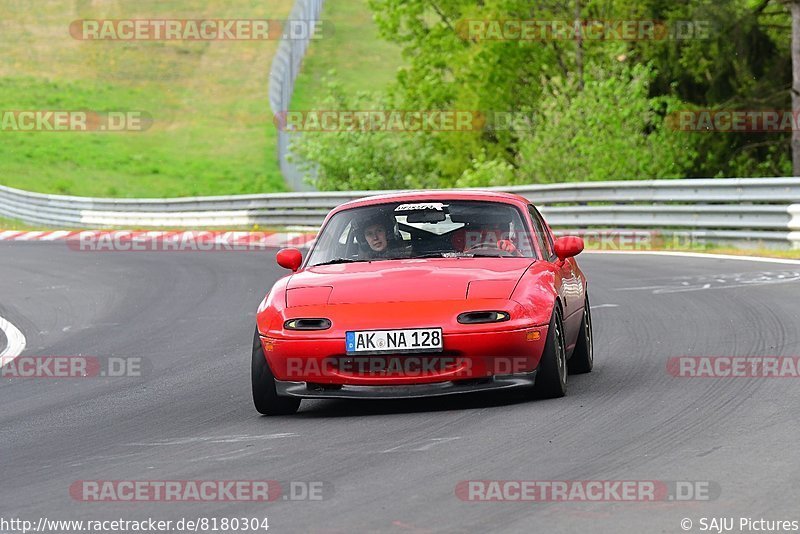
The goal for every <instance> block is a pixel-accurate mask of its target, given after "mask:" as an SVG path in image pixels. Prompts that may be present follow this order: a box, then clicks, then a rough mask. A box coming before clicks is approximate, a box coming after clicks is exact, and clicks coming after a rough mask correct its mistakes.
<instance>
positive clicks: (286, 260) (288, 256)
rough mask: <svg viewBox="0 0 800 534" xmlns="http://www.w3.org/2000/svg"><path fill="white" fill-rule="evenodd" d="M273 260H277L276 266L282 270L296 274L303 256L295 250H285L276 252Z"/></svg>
mask: <svg viewBox="0 0 800 534" xmlns="http://www.w3.org/2000/svg"><path fill="white" fill-rule="evenodd" d="M275 259H277V260H278V265H280V266H281V267H283V268H284V269H290V270H291V271H292V272H296V271H297V269H299V268H300V264H301V263H303V254H302V252H300V251H299V250H297V249H296V248H285V249H283V250H279V251H278V254H277V256H276V257H275Z"/></svg>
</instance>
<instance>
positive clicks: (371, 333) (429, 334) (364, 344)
mask: <svg viewBox="0 0 800 534" xmlns="http://www.w3.org/2000/svg"><path fill="white" fill-rule="evenodd" d="M345 343H346V348H347V354H365V353H372V354H381V353H384V352H395V353H397V352H441V351H442V349H443V347H444V345H443V343H442V329H441V328H415V329H410V330H362V331H355V332H347V333H346V335H345Z"/></svg>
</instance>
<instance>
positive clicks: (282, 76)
mask: <svg viewBox="0 0 800 534" xmlns="http://www.w3.org/2000/svg"><path fill="white" fill-rule="evenodd" d="M323 1H324V0H297V1H296V2H295V4H294V7H293V8H292V12H291V14H290V15H289V20H302V21H305V22H306V23H307V24H308V25H309V27H310V28H312V29H313V25H314V23H315V22H317V21H319V20H320V14H321V12H322V4H323ZM308 33H309V34H311V33H312V32H310V31H309V32H308ZM310 42H311V41H310V38H308V36H306V38H303V39H282V40H281V42H280V45H278V51H277V53H276V54H275V57H274V59H273V60H272V67H271V70H270V73H269V106H270V108H271V109H272V114H273V116H278V115H279V114H280V113H282V112H285V111H288V110H289V104H290V103H291V100H292V94H294V84H295V81H296V80H297V74H298V73H299V72H300V64H301V63H302V62H303V57H305V55H306V50H308V46H309V44H310ZM295 135H296V134H295ZM291 136H292V133H291V132H287V131H286V130H284V129H282V128H278V161H279V162H280V168H281V173H283V177H284V179H285V180H286V183H287V185H289V187H291V188H292V190H294V191H310V190H312V187H311V186H310V185H308V184H306V183H305V182H304V181H303V176H304V173H303V172H302V171H301V170H300V169H299V168H298V167H297V166H296V165H295V164H293V163H292V162H290V161H289V159H288V156H289V145H290V144H291Z"/></svg>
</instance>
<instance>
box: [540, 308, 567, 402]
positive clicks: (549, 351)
mask: <svg viewBox="0 0 800 534" xmlns="http://www.w3.org/2000/svg"><path fill="white" fill-rule="evenodd" d="M534 392H535V394H536V395H537V396H539V397H542V398H547V399H554V398H558V397H563V396H564V395H566V393H567V352H566V345H565V343H564V323H563V320H562V318H561V309H560V308H559V307H558V304H556V306H555V307H554V308H553V316H552V318H551V319H550V327H549V328H548V330H547V341H546V342H545V345H544V352H543V353H542V359H541V361H540V362H539V368H538V370H537V372H536V383H535V386H534Z"/></svg>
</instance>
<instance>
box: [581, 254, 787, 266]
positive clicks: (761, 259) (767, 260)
mask: <svg viewBox="0 0 800 534" xmlns="http://www.w3.org/2000/svg"><path fill="white" fill-rule="evenodd" d="M584 252H588V253H589V254H639V255H641V254H649V255H651V256H677V257H683V258H703V259H711V260H715V259H716V260H739V261H753V262H759V263H783V264H784V265H800V260H789V259H786V260H784V259H781V258H764V257H761V256H733V255H730V254H704V253H702V252H672V251H666V250H586V251H584Z"/></svg>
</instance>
